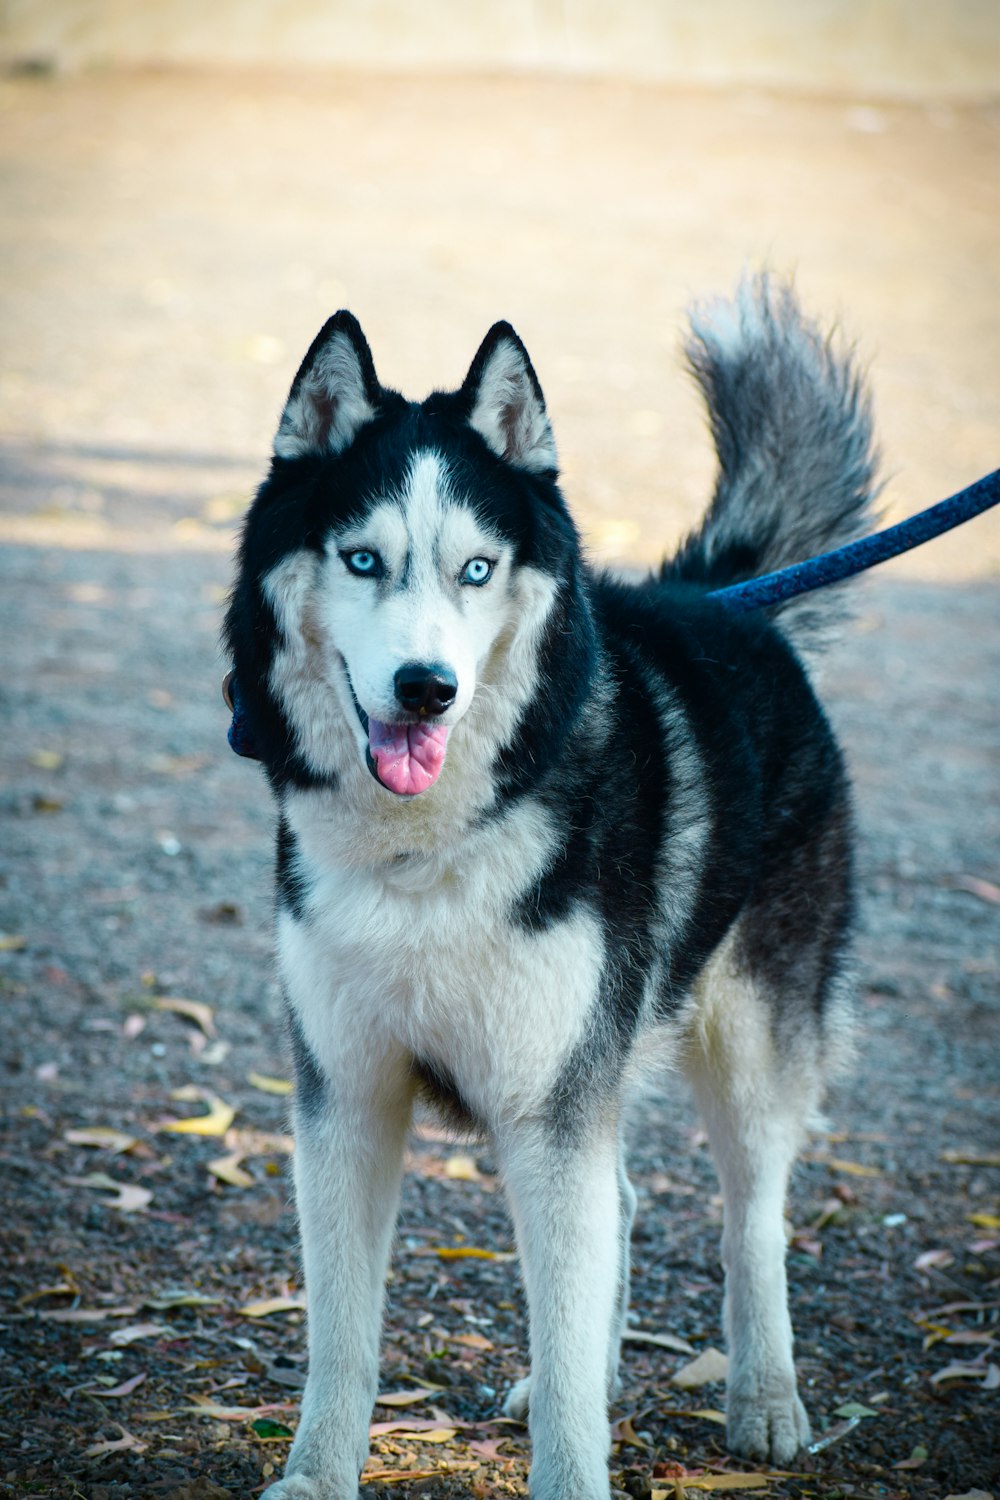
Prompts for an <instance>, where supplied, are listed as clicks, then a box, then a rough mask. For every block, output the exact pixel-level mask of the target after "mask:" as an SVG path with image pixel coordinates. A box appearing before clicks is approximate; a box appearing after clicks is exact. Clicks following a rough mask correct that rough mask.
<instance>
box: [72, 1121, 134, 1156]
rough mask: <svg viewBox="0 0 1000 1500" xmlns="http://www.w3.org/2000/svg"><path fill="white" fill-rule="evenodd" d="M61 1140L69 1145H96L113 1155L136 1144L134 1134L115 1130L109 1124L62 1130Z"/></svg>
mask: <svg viewBox="0 0 1000 1500" xmlns="http://www.w3.org/2000/svg"><path fill="white" fill-rule="evenodd" d="M63 1140H64V1141H66V1142H68V1144H69V1145H70V1146H97V1147H99V1148H100V1149H101V1150H104V1151H111V1152H112V1153H114V1154H115V1155H118V1153H119V1152H121V1151H131V1149H132V1147H133V1146H136V1145H138V1141H137V1139H136V1137H135V1136H134V1135H126V1134H125V1132H124V1130H115V1129H114V1128H113V1126H111V1125H91V1126H89V1127H87V1128H85V1129H81V1130H64V1131H63Z"/></svg>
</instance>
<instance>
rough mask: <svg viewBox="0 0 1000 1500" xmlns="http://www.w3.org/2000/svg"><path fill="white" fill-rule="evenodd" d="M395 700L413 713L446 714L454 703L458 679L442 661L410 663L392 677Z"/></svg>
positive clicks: (405, 663) (405, 664)
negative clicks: (443, 665)
mask: <svg viewBox="0 0 1000 1500" xmlns="http://www.w3.org/2000/svg"><path fill="white" fill-rule="evenodd" d="M393 686H394V687H395V689H396V701H397V703H398V704H399V705H400V707H401V708H405V709H406V711H407V713H411V714H418V713H424V714H443V713H444V712H445V710H446V709H449V708H450V707H451V705H452V704H453V703H454V701H455V694H456V693H457V692H458V678H457V677H456V676H455V674H454V672H453V671H451V669H450V668H449V667H442V666H441V665H440V663H439V662H423V661H408V662H404V664H403V665H402V666H401V667H400V668H399V670H398V672H397V673H396V675H395V677H394V678H393Z"/></svg>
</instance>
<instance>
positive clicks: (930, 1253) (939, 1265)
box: [913, 1250, 955, 1271]
mask: <svg viewBox="0 0 1000 1500" xmlns="http://www.w3.org/2000/svg"><path fill="white" fill-rule="evenodd" d="M954 1260H955V1257H954V1256H953V1255H952V1253H951V1251H950V1250H925V1251H924V1252H923V1254H922V1255H918V1256H917V1258H916V1260H915V1261H914V1262H913V1269H914V1270H915V1271H932V1270H935V1269H937V1270H943V1269H944V1267H945V1266H950V1265H952V1264H953V1263H954Z"/></svg>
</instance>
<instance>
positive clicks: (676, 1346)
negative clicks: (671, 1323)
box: [622, 1328, 694, 1354]
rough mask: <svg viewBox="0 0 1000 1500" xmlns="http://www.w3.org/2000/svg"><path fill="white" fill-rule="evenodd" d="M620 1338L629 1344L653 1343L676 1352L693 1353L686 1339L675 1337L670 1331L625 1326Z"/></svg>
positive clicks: (660, 1347)
mask: <svg viewBox="0 0 1000 1500" xmlns="http://www.w3.org/2000/svg"><path fill="white" fill-rule="evenodd" d="M622 1340H623V1341H624V1342H628V1343H630V1344H655V1345H656V1346H657V1348H659V1349H673V1350H674V1351H675V1353H677V1354H693V1353H694V1350H693V1348H692V1347H691V1345H690V1344H689V1343H688V1341H687V1339H679V1338H675V1337H674V1335H673V1334H672V1333H646V1332H645V1330H644V1329H642V1328H626V1330H625V1332H624V1333H623V1334H622Z"/></svg>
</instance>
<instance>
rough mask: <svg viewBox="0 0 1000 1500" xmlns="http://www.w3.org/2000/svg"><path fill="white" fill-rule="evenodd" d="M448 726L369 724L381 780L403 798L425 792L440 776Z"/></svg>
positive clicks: (372, 748) (378, 722)
mask: <svg viewBox="0 0 1000 1500" xmlns="http://www.w3.org/2000/svg"><path fill="white" fill-rule="evenodd" d="M447 744H448V725H447V724H383V723H382V722H381V721H380V720H379V719H369V720H368V748H369V749H370V751H371V755H372V760H373V761H374V762H375V769H376V771H377V773H378V779H379V781H381V783H382V785H383V786H385V787H388V788H389V790H390V792H395V793H396V794H397V795H398V796H400V797H415V796H416V794H417V793H418V792H426V790H427V788H428V787H429V786H433V785H434V783H435V781H437V779H438V777H439V776H440V774H441V767H442V766H443V765H444V757H445V750H446V749H447Z"/></svg>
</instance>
